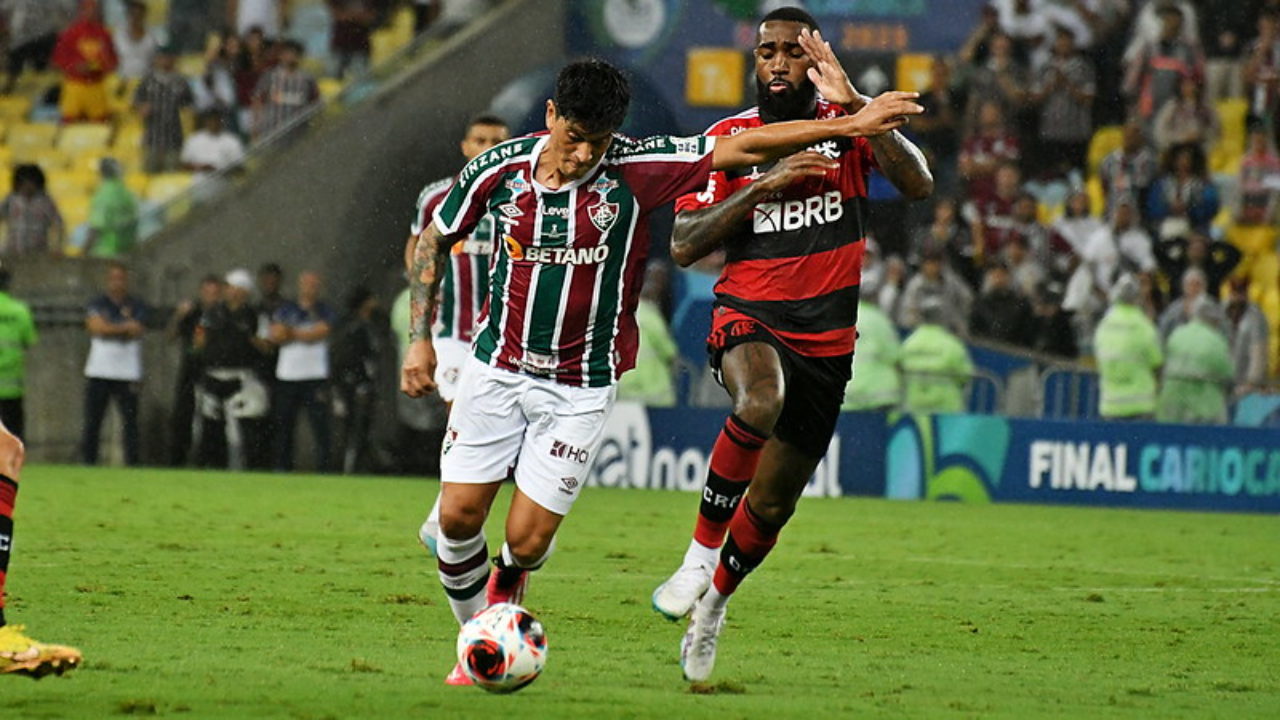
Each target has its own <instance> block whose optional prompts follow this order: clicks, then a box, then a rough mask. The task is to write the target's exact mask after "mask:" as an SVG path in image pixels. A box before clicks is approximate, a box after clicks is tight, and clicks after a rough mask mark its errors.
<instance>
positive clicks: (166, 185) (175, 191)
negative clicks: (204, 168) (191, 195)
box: [143, 173, 192, 203]
mask: <svg viewBox="0 0 1280 720" xmlns="http://www.w3.org/2000/svg"><path fill="white" fill-rule="evenodd" d="M191 182H192V175H191V173H161V174H159V175H153V176H151V180H150V182H148V183H147V191H146V193H145V194H144V196H143V197H145V198H146V199H147V200H150V201H151V202H154V203H166V202H169V201H170V200H172V199H174V198H175V197H177V196H179V195H181V194H182V193H183V192H185V191H186V190H187V188H190V187H191Z"/></svg>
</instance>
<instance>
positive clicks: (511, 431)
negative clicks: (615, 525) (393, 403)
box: [440, 358, 617, 515]
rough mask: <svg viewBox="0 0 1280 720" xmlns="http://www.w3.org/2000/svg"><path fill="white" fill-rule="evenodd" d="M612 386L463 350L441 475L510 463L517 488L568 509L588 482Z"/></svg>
mask: <svg viewBox="0 0 1280 720" xmlns="http://www.w3.org/2000/svg"><path fill="white" fill-rule="evenodd" d="M616 394H617V388H615V387H612V386H610V387H600V388H592V387H574V386H571V385H562V384H560V383H557V382H554V381H552V380H548V379H545V378H538V377H533V376H530V375H522V374H519V373H513V372H508V371H506V370H499V369H497V368H492V367H489V366H488V365H485V364H484V363H482V362H480V361H479V360H476V359H475V358H468V359H467V364H466V367H465V368H464V369H463V371H462V378H461V383H460V388H459V393H458V399H457V400H455V401H454V403H453V411H452V412H451V413H450V414H449V427H448V428H447V429H446V430H445V437H444V445H443V446H442V447H441V450H440V479H441V480H442V481H444V482H447V483H475V484H479V483H492V482H498V481H501V480H503V479H504V478H506V477H507V472H508V470H509V469H510V468H511V466H513V465H514V466H515V468H516V472H515V480H516V487H518V488H520V492H522V493H524V494H525V495H526V496H528V497H529V499H531V500H533V501H534V502H536V503H538V504H539V505H541V506H542V507H544V508H546V509H547V510H550V511H551V512H553V513H555V514H557V515H567V514H569V508H571V507H572V506H573V501H574V500H576V499H578V493H579V492H581V491H582V486H583V485H585V484H586V480H587V473H588V472H589V471H590V470H591V462H592V460H594V459H595V454H596V451H597V450H599V448H600V442H601V440H602V439H603V437H604V425H605V420H606V419H608V417H609V413H610V411H612V410H613V401H614V396H615V395H616ZM517 458H519V463H517V462H516V459H517Z"/></svg>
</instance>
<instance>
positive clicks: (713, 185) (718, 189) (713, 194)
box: [676, 170, 732, 213]
mask: <svg viewBox="0 0 1280 720" xmlns="http://www.w3.org/2000/svg"><path fill="white" fill-rule="evenodd" d="M731 194H732V190H731V188H730V187H729V177H728V176H727V175H725V174H724V172H722V171H720V170H713V171H712V172H711V176H710V177H708V178H707V185H706V187H704V188H702V189H701V190H699V191H697V192H691V193H686V194H684V195H681V196H680V197H679V198H676V212H677V213H682V212H684V211H685V210H701V209H702V208H707V207H711V206H712V205H717V204H719V203H721V202H723V201H724V200H725V199H726V198H728V197H729V195H731Z"/></svg>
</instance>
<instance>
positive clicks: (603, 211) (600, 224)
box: [587, 195, 618, 232]
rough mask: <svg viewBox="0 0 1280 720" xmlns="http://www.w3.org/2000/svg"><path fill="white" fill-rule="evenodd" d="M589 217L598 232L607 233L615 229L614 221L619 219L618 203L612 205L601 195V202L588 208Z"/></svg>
mask: <svg viewBox="0 0 1280 720" xmlns="http://www.w3.org/2000/svg"><path fill="white" fill-rule="evenodd" d="M587 217H589V218H591V224H592V225H595V226H596V229H597V230H599V231H600V232H607V231H608V230H609V228H611V227H613V221H614V220H617V219H618V203H611V202H609V201H608V200H606V199H605V197H604V196H603V195H601V196H600V202H598V203H596V204H595V205H589V206H588V207H587Z"/></svg>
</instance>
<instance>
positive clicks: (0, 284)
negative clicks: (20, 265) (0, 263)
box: [0, 267, 13, 292]
mask: <svg viewBox="0 0 1280 720" xmlns="http://www.w3.org/2000/svg"><path fill="white" fill-rule="evenodd" d="M12 282H13V273H11V272H9V268H7V267H0V292H8V291H9V284H10V283H12Z"/></svg>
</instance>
